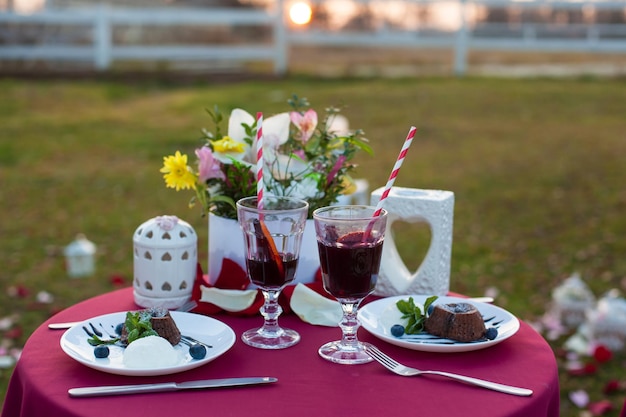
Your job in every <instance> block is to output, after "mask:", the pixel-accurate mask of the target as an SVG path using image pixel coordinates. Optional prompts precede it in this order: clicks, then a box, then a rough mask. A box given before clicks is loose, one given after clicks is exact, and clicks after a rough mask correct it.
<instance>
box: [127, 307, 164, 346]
mask: <svg viewBox="0 0 626 417" xmlns="http://www.w3.org/2000/svg"><path fill="white" fill-rule="evenodd" d="M151 319H152V316H151V315H150V313H149V312H145V311H144V312H136V313H133V312H130V311H129V312H127V313H126V320H125V321H124V326H126V331H127V333H128V338H127V340H128V344H130V343H132V342H134V341H135V340H137V339H141V338H142V337H147V336H158V333H157V332H156V331H155V330H154V329H153V328H152V321H151Z"/></svg>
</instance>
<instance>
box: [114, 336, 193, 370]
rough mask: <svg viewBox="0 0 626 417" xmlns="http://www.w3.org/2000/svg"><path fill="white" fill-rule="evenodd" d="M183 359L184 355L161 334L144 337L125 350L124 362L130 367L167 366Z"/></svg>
mask: <svg viewBox="0 0 626 417" xmlns="http://www.w3.org/2000/svg"><path fill="white" fill-rule="evenodd" d="M181 361H182V355H181V354H180V353H179V352H178V351H176V349H174V347H173V346H172V345H171V344H170V342H168V341H167V340H165V339H164V338H162V337H159V336H147V337H142V338H141V339H137V340H135V341H134V342H133V343H131V344H130V345H128V347H127V348H126V349H125V350H124V359H123V363H124V365H125V366H126V367H128V368H142V369H145V368H166V367H169V366H176V365H178V364H180V363H181Z"/></svg>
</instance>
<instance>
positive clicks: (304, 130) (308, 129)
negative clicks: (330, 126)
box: [289, 109, 317, 143]
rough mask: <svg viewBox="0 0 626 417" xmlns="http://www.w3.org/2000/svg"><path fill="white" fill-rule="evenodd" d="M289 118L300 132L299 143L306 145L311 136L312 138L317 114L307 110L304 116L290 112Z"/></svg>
mask: <svg viewBox="0 0 626 417" xmlns="http://www.w3.org/2000/svg"><path fill="white" fill-rule="evenodd" d="M289 116H290V118H291V122H292V123H293V124H294V125H295V126H296V127H297V128H298V130H299V131H300V141H302V143H306V142H307V141H308V140H309V139H311V136H313V133H314V132H315V128H316V127H317V112H316V111H315V110H313V109H309V110H307V111H306V112H305V113H304V114H300V113H298V112H296V111H292V112H291V113H290V114H289Z"/></svg>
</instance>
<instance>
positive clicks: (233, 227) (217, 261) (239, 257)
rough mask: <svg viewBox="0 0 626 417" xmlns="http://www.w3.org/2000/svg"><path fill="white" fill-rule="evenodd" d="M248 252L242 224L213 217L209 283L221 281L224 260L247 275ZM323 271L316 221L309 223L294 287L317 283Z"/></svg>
mask: <svg viewBox="0 0 626 417" xmlns="http://www.w3.org/2000/svg"><path fill="white" fill-rule="evenodd" d="M244 254H245V249H244V243H243V235H242V232H241V228H240V227H239V223H238V222H237V220H234V219H227V218H225V217H220V216H216V215H214V214H212V213H210V214H209V260H208V264H209V268H208V274H209V283H210V284H211V285H213V284H215V281H216V280H217V277H219V275H220V273H221V271H222V263H223V261H224V259H230V260H231V261H233V262H235V263H236V264H237V265H239V267H240V268H241V269H242V270H243V271H245V270H246V263H245V257H244ZM319 267H320V258H319V253H318V251H317V240H316V238H315V225H314V224H313V220H307V221H306V227H305V228H304V235H303V236H302V247H301V249H300V258H299V260H298V270H297V272H296V278H295V280H294V282H293V283H292V284H296V283H303V284H307V283H310V282H313V281H314V280H315V275H316V273H317V271H318V269H319Z"/></svg>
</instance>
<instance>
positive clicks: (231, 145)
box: [213, 136, 245, 153]
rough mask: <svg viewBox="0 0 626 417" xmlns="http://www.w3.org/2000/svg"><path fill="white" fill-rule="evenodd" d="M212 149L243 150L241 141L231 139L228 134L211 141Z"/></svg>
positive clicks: (224, 150) (240, 151)
mask: <svg viewBox="0 0 626 417" xmlns="http://www.w3.org/2000/svg"><path fill="white" fill-rule="evenodd" d="M213 150H214V151H215V152H220V153H226V152H237V153H243V152H245V148H244V146H243V143H241V142H237V141H235V140H233V139H232V138H231V137H230V136H224V137H223V138H222V139H220V140H216V141H215V142H213Z"/></svg>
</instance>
